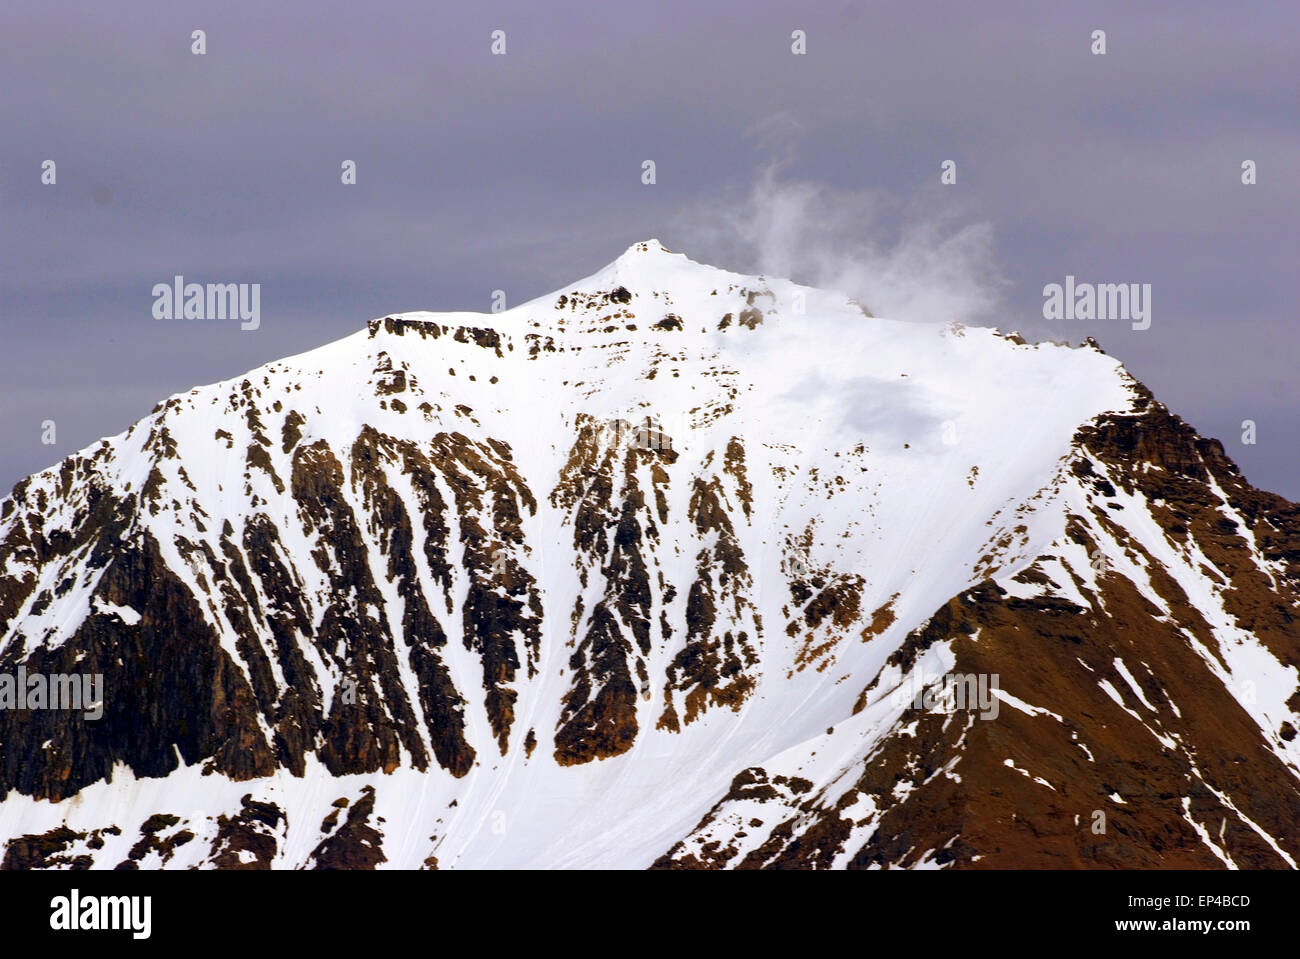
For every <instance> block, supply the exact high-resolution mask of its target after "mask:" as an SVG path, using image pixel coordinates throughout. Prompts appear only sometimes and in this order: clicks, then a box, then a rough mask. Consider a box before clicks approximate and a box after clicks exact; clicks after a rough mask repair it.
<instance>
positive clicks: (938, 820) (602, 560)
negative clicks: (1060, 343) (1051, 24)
mask: <svg viewBox="0 0 1300 959" xmlns="http://www.w3.org/2000/svg"><path fill="white" fill-rule="evenodd" d="M1297 556H1300V519H1297V510H1296V508H1295V507H1294V506H1292V505H1291V504H1286V503H1285V502H1283V501H1280V500H1278V499H1277V498H1276V497H1269V496H1268V495H1267V494H1262V493H1259V492H1258V491H1255V490H1252V489H1251V488H1250V487H1249V486H1248V484H1246V483H1245V482H1244V480H1243V479H1242V478H1241V477H1240V475H1239V474H1238V473H1237V472H1236V469H1235V467H1233V466H1232V464H1231V463H1230V462H1229V461H1227V459H1226V457H1224V456H1223V451H1222V447H1220V446H1218V444H1215V443H1213V442H1212V441H1207V440H1203V439H1201V438H1200V437H1197V436H1196V435H1195V433H1194V432H1193V431H1191V430H1190V429H1189V428H1188V427H1187V426H1186V424H1183V423H1181V421H1178V420H1177V418H1176V417H1172V416H1171V415H1170V414H1169V413H1168V411H1167V410H1164V409H1163V408H1162V407H1160V406H1159V405H1158V404H1156V403H1154V402H1153V401H1152V399H1151V397H1150V394H1149V393H1147V392H1146V391H1145V390H1144V389H1143V388H1141V387H1140V385H1138V384H1136V383H1135V381H1133V380H1132V378H1131V377H1129V376H1128V375H1127V374H1126V373H1125V372H1124V370H1123V368H1122V367H1121V366H1120V365H1119V363H1118V362H1117V361H1116V360H1114V359H1113V358H1110V357H1107V356H1105V355H1104V354H1102V353H1101V352H1100V351H1098V350H1096V349H1064V348H1059V347H1056V346H1051V345H1040V346H1035V345H1030V344H1026V343H1024V342H1023V340H1021V339H1020V338H1019V337H1017V336H1015V335H1014V334H1010V335H1003V334H999V333H997V332H996V331H994V330H989V329H980V328H963V327H961V326H959V325H955V324H953V325H947V326H936V325H926V324H913V323H908V322H903V321H902V320H885V319H878V318H874V317H871V316H869V315H868V314H867V313H866V312H865V311H864V310H862V309H861V308H859V307H858V306H857V305H856V304H854V303H853V302H852V301H850V300H849V299H848V298H847V297H845V296H844V295H843V294H840V293H835V292H830V291H823V290H816V289H812V288H808V287H802V286H799V285H798V284H795V283H792V282H790V281H788V280H782V279H777V278H769V277H758V276H746V275H743V274H738V273H731V272H728V271H725V270H720V269H717V268H715V267H711V266H707V265H705V264H701V263H696V262H694V261H692V260H690V259H688V258H687V257H685V256H683V255H681V254H677V253H671V252H669V251H667V250H666V249H664V248H663V246H662V245H661V244H659V243H658V242H657V241H653V240H647V241H643V242H641V243H638V244H634V245H633V247H631V248H629V250H628V251H627V252H625V253H624V254H623V255H622V256H620V257H619V258H618V259H616V260H614V261H613V262H611V263H610V264H608V265H607V266H606V267H604V268H602V269H601V270H599V271H597V272H596V273H595V274H592V275H591V276H589V277H587V278H586V279H583V280H579V281H578V282H576V283H572V284H569V285H567V286H565V287H561V288H560V289H558V290H556V291H555V292H554V293H551V294H547V295H546V296H542V297H538V298H536V299H534V300H531V301H529V302H526V303H523V304H521V305H519V306H517V307H514V308H513V309H509V310H504V311H503V312H500V313H496V314H484V313H424V312H416V313H404V314H394V315H390V316H385V317H381V318H378V319H375V320H372V321H371V322H370V323H369V324H368V326H367V327H366V328H365V329H363V330H361V331H359V332H358V333H356V334H354V335H352V336H349V337H346V338H344V339H342V340H339V341H337V342H335V343H331V344H327V345H325V346H322V347H319V348H317V349H315V350H312V351H310V352H308V353H304V354H301V355H299V356H294V357H289V358H287V359H285V360H281V361H276V362H273V363H269V364H267V365H265V366H263V367H260V368H258V369H255V370H252V371H250V372H248V373H247V374H245V375H243V376H240V377H235V378H232V379H230V380H227V381H224V382H221V383H216V384H211V385H209V386H205V387H200V388H197V389H194V390H191V391H189V392H187V393H181V394H177V395H175V396H173V397H171V398H169V399H167V400H166V401H164V402H163V403H161V404H159V406H158V407H157V408H156V409H155V411H154V412H153V413H152V414H150V416H148V417H146V418H145V419H143V420H141V421H140V422H139V423H137V424H136V425H135V426H133V427H132V428H131V429H129V430H127V431H126V432H124V433H122V434H119V435H118V436H115V437H112V438H110V439H108V440H104V441H102V442H101V443H99V444H96V445H95V446H93V447H88V448H87V449H85V450H83V451H81V452H80V453H79V454H76V455H74V456H71V457H69V458H68V459H67V460H65V461H64V462H63V463H61V464H58V465H57V466H54V467H51V468H50V469H48V470H45V471H43V472H41V473H38V474H36V475H34V476H32V477H29V478H28V479H26V480H23V481H22V482H20V483H19V484H18V485H17V486H15V488H14V490H13V492H12V493H11V494H10V496H9V497H7V498H5V499H4V500H0V676H3V675H5V674H16V671H17V670H18V668H19V667H20V666H21V667H22V668H23V669H24V670H26V671H27V672H28V673H35V672H41V673H49V674H65V673H74V672H86V671H89V672H91V673H95V674H101V675H102V676H103V684H104V689H105V690H106V694H105V696H104V697H103V716H102V719H94V720H91V719H87V718H85V717H84V716H83V715H82V713H71V714H61V713H57V712H54V711H50V710H45V711H30V710H28V711H24V710H15V709H0V794H3V793H4V792H6V791H7V792H8V793H9V797H8V799H7V800H6V801H4V802H3V803H0V838H4V837H22V838H19V839H15V841H14V842H13V843H11V844H10V845H9V847H8V850H7V852H6V854H5V857H6V858H5V862H7V863H10V864H13V863H19V864H27V865H32V864H38V865H60V864H66V863H67V862H71V861H74V860H75V861H76V862H82V861H83V860H89V861H93V862H94V863H95V864H96V865H108V866H114V865H117V864H119V863H122V862H129V863H137V862H139V863H141V864H144V865H147V864H154V865H161V864H166V865H174V866H185V865H209V866H218V867H226V866H231V865H235V866H242V865H252V864H255V865H281V866H326V867H329V866H339V865H344V866H358V867H365V866H374V865H377V864H379V863H381V862H387V863H389V864H392V865H403V866H418V865H426V866H430V865H442V866H447V865H575V864H582V865H600V864H607V865H608V864H613V865H648V864H650V863H655V862H657V863H659V864H660V865H715V866H716V865H739V864H747V865H773V864H797V865H816V866H830V865H850V864H852V865H907V866H915V865H936V864H937V865H942V864H945V863H949V862H952V863H956V864H959V865H971V864H976V863H978V864H993V865H1000V864H1006V863H1007V862H1009V861H1014V862H1019V863H1024V862H1026V861H1032V862H1036V863H1042V864H1049V865H1050V864H1059V863H1060V862H1062V861H1069V859H1070V857H1071V856H1073V857H1074V858H1075V859H1078V858H1080V857H1084V858H1092V859H1096V860H1104V861H1105V862H1106V863H1108V864H1133V863H1138V864H1145V865H1151V864H1161V865H1167V864H1169V862H1165V861H1164V860H1160V859H1159V858H1158V857H1155V858H1153V854H1152V852H1151V850H1152V849H1159V848H1166V847H1168V846H1169V843H1168V839H1169V837H1170V836H1180V837H1182V839H1181V840H1180V841H1183V840H1185V842H1184V843H1183V845H1182V846H1181V847H1179V852H1178V856H1177V857H1176V858H1175V859H1173V860H1170V862H1177V863H1199V862H1202V861H1204V860H1206V859H1209V860H1210V861H1213V862H1218V861H1220V859H1222V858H1223V857H1228V858H1231V859H1233V860H1234V861H1239V862H1258V863H1268V864H1278V863H1290V864H1292V865H1294V858H1295V857H1296V856H1300V841H1298V840H1296V839H1295V838H1294V837H1295V836H1296V835H1298V834H1297V833H1296V831H1295V829H1294V828H1293V827H1294V825H1295V823H1296V822H1297V821H1300V790H1297V785H1296V784H1297V781H1300V780H1298V778H1297V775H1296V773H1295V769H1296V766H1297V764H1298V763H1300V743H1298V742H1297V737H1296V733H1295V728H1294V727H1295V724H1296V723H1300V693H1294V692H1293V691H1294V690H1295V687H1296V676H1297V673H1296V667H1297V666H1300V651H1297V650H1296V647H1295V641H1294V626H1293V620H1292V618H1291V611H1290V608H1289V604H1290V603H1291V602H1293V600H1294V597H1295V596H1296V594H1297V590H1296V583H1297V581H1300V576H1298V575H1297V571H1296V569H1295V567H1296V561H1295V557H1297ZM1189 597H1191V598H1192V599H1193V601H1189ZM949 671H951V672H958V673H962V674H970V675H975V674H979V675H984V676H986V677H987V676H989V675H994V676H1000V677H1001V686H1000V689H1001V690H1002V691H1003V693H1002V695H1003V699H1002V702H1003V706H1004V708H1003V709H1002V710H1001V714H1000V718H998V719H995V720H991V721H988V722H984V721H977V720H976V718H973V717H972V716H970V715H965V714H962V715H957V716H954V715H953V714H951V713H949V714H946V715H945V714H942V713H940V712H938V711H935V710H930V709H928V708H924V707H923V706H917V705H915V703H914V702H913V700H911V699H909V698H908V697H907V696H901V697H900V696H896V695H894V692H895V691H896V690H897V688H899V687H901V686H902V685H904V684H907V683H913V684H915V683H921V682H922V681H924V680H925V679H926V677H927V676H929V677H930V678H934V676H935V675H937V674H942V673H945V672H949ZM1247 678H1249V679H1250V681H1251V682H1252V683H1253V684H1254V686H1256V687H1258V689H1257V695H1256V694H1252V698H1251V700H1250V701H1247V700H1246V698H1245V697H1244V696H1243V697H1242V698H1241V699H1240V700H1239V699H1238V697H1237V692H1236V690H1237V687H1238V685H1239V683H1240V681H1244V680H1245V679H1247ZM1129 690H1132V691H1133V692H1132V694H1131V695H1130V693H1129V692H1128V691H1129ZM1288 697H1289V698H1288ZM146 717H147V718H146ZM1204 717H1210V718H1209V719H1208V720H1204V721H1203V719H1204ZM1153 744H1155V745H1153ZM1242 755H1250V756H1251V757H1252V760H1251V763H1250V764H1248V766H1247V765H1242V764H1239V763H1238V761H1237V759H1235V758H1234V757H1239V756H1242ZM1130 760H1132V761H1135V762H1139V763H1140V764H1141V767H1140V768H1141V769H1142V770H1143V773H1142V775H1141V776H1134V775H1130V773H1129V772H1127V771H1126V770H1127V768H1128V767H1127V766H1126V763H1128V762H1130ZM1227 768H1231V769H1232V770H1233V773H1232V778H1231V779H1223V778H1216V776H1217V773H1216V772H1215V770H1219V769H1227ZM1026 770H1028V771H1026ZM1242 777H1245V778H1242ZM1148 780H1150V784H1149V785H1148ZM1156 780H1158V782H1157V781H1156ZM1058 787H1059V788H1058ZM1112 793H1114V794H1120V795H1122V796H1124V797H1125V798H1124V800H1123V803H1124V805H1123V806H1118V807H1114V808H1112V809H1111V814H1112V815H1115V816H1137V817H1138V818H1136V819H1128V820H1125V828H1124V830H1122V831H1121V830H1116V833H1117V834H1118V835H1120V836H1124V837H1130V836H1138V837H1139V838H1138V839H1132V840H1130V839H1128V838H1125V839H1122V840H1115V841H1113V842H1110V843H1109V844H1108V845H1096V843H1095V841H1094V840H1092V839H1091V838H1090V837H1091V834H1090V833H1088V831H1087V830H1086V829H1085V830H1081V831H1076V830H1074V828H1073V826H1072V825H1071V823H1070V817H1071V816H1073V815H1074V813H1075V812H1077V809H1076V808H1075V805H1078V804H1077V803H1075V799H1074V797H1084V799H1081V800H1079V802H1083V803H1085V805H1082V806H1079V807H1078V808H1081V809H1084V810H1085V811H1087V810H1091V809H1093V808H1096V804H1098V803H1106V802H1109V800H1107V798H1106V797H1107V796H1109V795H1111V794H1112ZM1066 795H1068V796H1070V797H1071V803H1073V804H1074V805H1071V806H1070V807H1069V809H1068V810H1065V811H1062V810H1061V809H1057V808H1056V807H1055V806H1054V805H1052V803H1055V802H1056V797H1057V796H1066ZM1273 796H1285V797H1289V798H1286V799H1278V800H1277V801H1276V802H1275V801H1273V800H1272V799H1269V798H1268V797H1273ZM1168 797H1173V798H1172V799H1169V798H1168ZM1143 799H1144V800H1145V802H1143V801H1141V800H1143ZM1189 799H1190V801H1191V802H1192V805H1191V806H1190V807H1188V806H1186V805H1184V804H1185V803H1187V802H1188V801H1189ZM46 800H48V801H46ZM1287 803H1291V804H1292V805H1290V806H1288V805H1286V804H1287ZM1108 808H1111V807H1108ZM105 810H109V811H111V812H105ZM344 810H346V812H344ZM1236 810H1241V811H1242V812H1241V813H1240V815H1239V814H1238V813H1237V812H1236ZM1292 810H1296V812H1295V813H1294V814H1293V813H1292ZM1013 813H1014V815H1013ZM105 816H111V817H112V818H113V819H114V821H113V822H108V821H107V820H106V819H105V818H104V817H105ZM500 817H505V822H506V823H507V826H506V830H507V831H498V830H497V829H496V828H495V826H493V827H492V828H485V825H484V824H485V823H489V824H495V823H496V822H498V821H499V820H500ZM1076 818H1077V817H1076ZM1228 819H1231V825H1230V826H1229V827H1228V832H1227V833H1225V832H1224V828H1225V827H1224V825H1223V824H1224V822H1225V821H1227V820H1228ZM1022 823H1025V825H1023V826H1022V825H1021V824H1022ZM1198 830H1199V832H1198ZM1076 833H1077V835H1076ZM1202 833H1203V834H1204V835H1205V836H1210V835H1211V833H1212V834H1213V836H1217V837H1218V838H1217V839H1213V838H1211V839H1207V840H1205V841H1204V842H1203V841H1202V838H1200V837H1201V834H1202ZM1143 835H1150V836H1155V837H1160V842H1159V843H1153V842H1144V841H1143V840H1142V839H1141V836H1143ZM1260 835H1263V836H1264V838H1263V839H1260V838H1259V836H1260ZM1044 837H1046V838H1044ZM1089 843H1091V845H1089ZM1162 843H1163V846H1162V845H1161V844H1162ZM1080 844H1083V846H1080ZM83 847H84V848H83ZM1080 848H1083V849H1084V851H1083V852H1080V851H1079V849H1080Z"/></svg>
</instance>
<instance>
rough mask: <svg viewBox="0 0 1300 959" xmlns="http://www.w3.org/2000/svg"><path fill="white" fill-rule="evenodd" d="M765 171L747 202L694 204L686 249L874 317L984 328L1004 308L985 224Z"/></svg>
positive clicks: (683, 225) (684, 228) (774, 168)
mask: <svg viewBox="0 0 1300 959" xmlns="http://www.w3.org/2000/svg"><path fill="white" fill-rule="evenodd" d="M780 166H781V164H773V165H770V166H768V167H767V168H766V169H765V170H764V171H763V173H762V174H761V175H760V177H759V179H758V181H757V182H756V183H755V184H754V185H753V187H752V188H751V189H750V190H749V193H748V194H747V195H746V196H744V197H742V198H739V199H737V198H732V199H730V200H723V201H720V202H718V203H715V204H711V205H710V204H705V205H703V206H696V207H693V208H692V210H691V211H690V212H689V213H687V214H685V215H683V217H682V218H681V219H680V221H679V223H678V224H677V231H676V232H677V233H678V234H679V235H680V236H681V237H682V238H683V241H684V245H685V246H686V247H687V248H688V249H690V250H692V252H693V253H695V254H696V255H699V256H701V257H702V258H703V259H705V260H706V261H709V262H713V263H728V264H732V265H734V266H735V267H736V268H737V269H741V270H744V271H746V272H749V273H760V274H764V275H767V276H788V277H790V278H791V279H793V280H795V281H797V282H800V283H807V284H808V285H810V286H816V287H821V288H823V289H833V290H839V291H841V292H844V293H846V294H848V295H849V296H851V297H853V298H854V299H855V300H857V301H858V302H859V303H861V304H862V305H863V306H865V307H866V308H867V309H868V310H870V311H871V312H872V313H873V314H875V315H877V316H886V317H890V318H891V319H899V320H916V321H923V322H936V323H947V322H951V321H954V320H956V321H960V322H962V323H979V322H981V321H983V322H987V321H989V320H991V319H992V317H993V316H994V315H995V314H997V313H998V312H999V309H1000V307H1001V305H1002V296H1001V290H1002V288H1003V287H1004V286H1005V284H1006V281H1005V280H1004V279H1003V278H1002V276H1001V273H1000V271H999V269H998V267H997V260H996V256H995V255H994V250H993V247H994V241H993V229H992V227H991V226H990V225H989V224H988V223H984V222H976V223H966V224H964V225H963V224H962V223H960V222H959V220H960V214H959V213H957V212H954V211H951V210H949V211H936V210H935V209H933V206H932V205H931V204H928V203H923V202H921V201H913V202H912V203H909V204H900V203H899V202H898V201H896V200H892V199H889V198H887V197H885V196H883V195H882V194H878V193H876V192H873V191H868V190H860V191H853V190H835V189H830V188H827V187H825V186H821V185H818V184H815V183H810V182H808V181H804V180H783V179H781V178H780V175H779V171H780Z"/></svg>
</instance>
